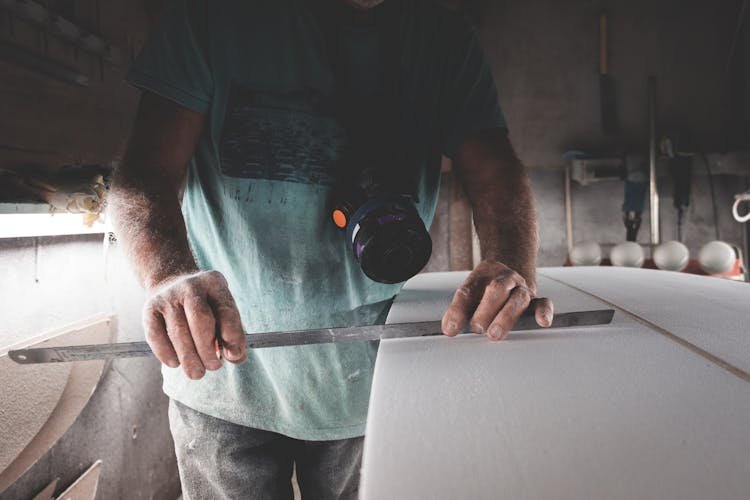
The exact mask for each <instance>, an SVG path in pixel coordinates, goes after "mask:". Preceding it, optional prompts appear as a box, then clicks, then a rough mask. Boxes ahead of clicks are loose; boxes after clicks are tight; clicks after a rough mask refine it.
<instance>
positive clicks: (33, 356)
mask: <svg viewBox="0 0 750 500" xmlns="http://www.w3.org/2000/svg"><path fill="white" fill-rule="evenodd" d="M614 313H615V312H614V311H613V310H612V309H601V310H596V311H581V312H571V313H562V314H556V315H555V317H554V319H553V320H552V326H550V327H547V328H545V330H547V329H550V328H551V329H555V328H571V327H583V326H596V325H606V324H609V323H611V322H612V317H613V316H614ZM539 329H542V327H541V326H539V325H538V324H537V323H536V320H535V318H534V316H533V314H524V315H523V316H521V318H520V319H519V320H518V322H516V325H515V326H514V327H513V328H512V331H521V330H539ZM436 335H442V333H441V326H440V321H426V322H422V323H397V324H393V325H372V326H353V327H345V328H322V329H318V330H297V331H291V332H271V333H250V334H246V335H245V337H246V339H247V347H248V348H249V349H261V348H266V347H285V346H300V345H311V344H330V343H334V342H357V341H366V340H385V339H396V338H407V337H429V336H436ZM8 356H9V357H10V358H11V359H12V360H13V361H15V362H17V363H21V364H32V363H59V362H66V361H88V360H92V359H111V358H133V357H142V356H153V353H152V352H151V348H150V347H149V346H148V344H147V343H146V342H125V343H119V344H97V345H82V346H67V347H41V348H32V349H18V350H13V351H10V352H8Z"/></svg>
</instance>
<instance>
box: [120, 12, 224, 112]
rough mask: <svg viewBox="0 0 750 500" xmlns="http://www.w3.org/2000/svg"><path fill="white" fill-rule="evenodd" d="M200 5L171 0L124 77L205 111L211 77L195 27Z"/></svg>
mask: <svg viewBox="0 0 750 500" xmlns="http://www.w3.org/2000/svg"><path fill="white" fill-rule="evenodd" d="M201 4H202V2H199V1H196V0H175V1H173V2H171V4H170V8H169V10H168V11H167V12H166V13H165V14H164V16H163V17H162V18H161V20H160V21H159V24H158V26H157V27H156V29H155V30H154V31H153V32H152V33H151V36H150V38H149V39H148V41H147V42H146V45H144V47H143V49H142V50H141V52H140V53H139V54H138V57H137V58H136V60H135V62H134V63H133V65H132V66H131V68H130V71H129V72H128V74H127V76H126V80H127V81H128V82H129V83H131V84H132V85H134V86H136V87H138V88H141V89H143V90H150V91H151V92H154V93H156V94H159V95H160V96H162V97H165V98H167V99H170V100H172V101H175V102H177V103H178V104H180V105H182V106H185V107H186V108H188V109H191V110H193V111H196V112H198V113H205V112H207V111H208V109H209V106H210V105H211V96H212V95H213V77H212V74H211V69H210V67H209V65H208V63H207V61H206V55H205V53H204V47H202V46H201V41H204V40H202V37H201V36H200V33H202V31H201V30H200V27H199V26H196V24H197V21H196V19H198V18H200V15H199V14H200V9H201V7H200V5H201ZM203 5H205V4H203ZM196 14H198V15H196ZM203 14H204V15H205V14H206V12H203Z"/></svg>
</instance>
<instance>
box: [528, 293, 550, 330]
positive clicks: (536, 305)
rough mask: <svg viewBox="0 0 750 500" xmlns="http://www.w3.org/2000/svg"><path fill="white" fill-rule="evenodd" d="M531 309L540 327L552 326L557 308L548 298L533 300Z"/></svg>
mask: <svg viewBox="0 0 750 500" xmlns="http://www.w3.org/2000/svg"><path fill="white" fill-rule="evenodd" d="M529 308H530V309H532V310H533V311H534V318H535V319H536V322H537V324H538V325H539V326H543V327H545V328H547V327H550V326H552V319H553V318H554V316H555V308H554V305H553V304H552V301H551V300H550V299H548V298H546V297H542V298H538V299H533V300H532V301H531V305H530V306H529Z"/></svg>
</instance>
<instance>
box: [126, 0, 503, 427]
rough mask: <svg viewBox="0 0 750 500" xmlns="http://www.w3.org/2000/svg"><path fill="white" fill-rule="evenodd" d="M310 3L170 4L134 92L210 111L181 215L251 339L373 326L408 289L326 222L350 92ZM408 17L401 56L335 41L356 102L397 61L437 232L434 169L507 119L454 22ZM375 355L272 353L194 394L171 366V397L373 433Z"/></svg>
mask: <svg viewBox="0 0 750 500" xmlns="http://www.w3.org/2000/svg"><path fill="white" fill-rule="evenodd" d="M312 1H321V0H234V1H231V0H227V1H216V0H214V1H211V2H208V1H206V0H203V1H197V0H175V1H174V2H172V6H171V8H170V11H169V12H168V13H167V14H166V15H165V16H164V18H163V19H162V20H161V21H160V24H159V26H158V27H157V29H156V30H155V31H154V33H153V34H152V36H151V37H150V39H149V41H148V43H147V44H146V45H145V47H144V48H143V50H142V51H141V53H140V55H139V56H138V58H137V60H136V61H135V63H134V64H133V67H132V68H131V70H130V73H129V74H128V77H127V79H128V81H129V82H130V83H132V84H134V85H136V86H138V87H140V88H142V89H145V90H149V91H151V92H154V93H156V94H159V95H161V96H163V97H166V98H168V99H171V100H173V101H175V102H177V103H179V104H180V105H182V106H185V107H186V108H189V109H191V110H194V111H197V112H200V113H205V114H207V120H206V127H205V129H204V131H203V134H202V136H201V138H200V141H199V144H198V147H197V150H196V152H195V154H194V158H193V160H192V161H191V163H190V165H189V168H188V177H187V185H186V188H185V193H184V198H183V207H182V209H183V213H184V216H185V222H186V225H187V230H188V235H189V239H190V244H191V248H192V251H193V253H194V255H195V258H196V260H197V262H198V265H199V266H200V267H201V269H215V270H218V271H220V272H222V273H223V274H224V276H225V277H226V278H227V281H228V282H229V287H230V289H231V291H232V293H233V295H234V297H235V299H236V301H237V304H238V306H239V310H240V314H241V316H242V320H243V324H244V327H245V330H246V331H249V332H263V331H280V330H290V329H305V328H316V327H335V326H352V325H364V324H373V323H376V322H379V321H383V320H384V316H385V312H387V307H388V306H387V304H388V303H389V300H390V299H391V298H392V297H393V296H394V295H395V294H397V293H398V291H399V290H400V287H401V285H385V284H381V283H376V282H374V281H371V280H370V279H369V278H367V277H366V276H365V275H364V273H363V272H362V271H361V269H360V267H359V265H358V263H357V262H356V261H355V259H354V256H353V254H352V251H351V248H349V246H348V245H347V243H346V241H345V237H344V235H343V233H342V231H341V230H339V229H338V228H336V227H335V225H334V224H333V223H332V221H331V219H330V215H329V214H328V212H327V210H326V208H327V202H328V199H329V197H330V196H331V191H332V187H333V186H334V184H335V183H336V180H337V179H336V174H335V172H336V170H335V169H334V168H333V164H334V162H335V161H336V159H337V158H338V155H339V152H340V150H341V148H342V145H343V144H345V143H346V140H347V133H346V130H345V128H344V127H343V125H342V124H341V123H340V122H339V120H337V118H336V115H335V113H333V112H332V103H333V102H335V98H336V95H335V93H336V89H337V88H339V87H340V85H341V82H340V79H339V80H338V83H337V79H336V78H335V77H334V71H333V70H332V67H331V62H330V60H329V54H330V51H329V50H327V49H326V43H329V45H330V42H327V40H330V37H327V36H326V33H324V32H323V28H322V26H323V25H325V26H327V27H326V28H325V29H331V27H330V25H328V24H325V23H320V22H319V20H320V17H319V16H318V15H316V14H315V13H314V12H313V11H312V9H311V7H312V5H311V2H312ZM390 1H396V0H390ZM398 2H400V7H399V10H398V13H397V15H395V16H394V17H393V19H394V21H393V22H394V23H396V25H395V29H393V30H392V31H391V33H397V34H398V37H399V44H398V47H399V49H398V51H397V52H395V53H394V52H389V51H388V50H386V49H384V43H383V32H382V30H381V29H379V28H378V29H376V28H375V27H374V26H372V25H368V23H367V22H366V21H360V22H357V23H354V24H352V25H349V24H348V23H349V21H344V20H343V19H340V20H339V21H340V25H336V24H335V23H334V26H336V28H335V29H339V30H340V33H339V35H338V36H339V37H338V40H339V43H340V44H341V47H339V49H340V51H339V54H343V58H344V61H345V66H346V67H347V70H346V73H347V74H348V77H347V78H346V80H347V81H348V82H349V83H348V84H349V85H351V86H355V87H357V88H360V89H361V90H362V92H361V94H362V95H364V96H366V95H368V94H369V93H370V92H371V91H373V89H376V88H377V87H378V85H380V82H382V80H383V79H384V76H383V75H384V74H385V73H386V72H385V70H384V66H385V64H386V63H387V62H388V61H385V60H386V59H387V58H389V57H391V58H396V59H398V61H397V62H396V63H395V64H394V65H393V66H391V67H392V68H395V70H393V72H394V73H395V76H394V78H397V81H398V89H399V91H398V95H397V99H398V109H399V110H400V111H399V115H400V116H398V117H396V118H395V119H396V120H400V121H401V123H400V125H401V130H403V131H404V132H403V134H404V135H405V137H403V143H404V144H409V145H410V146H413V148H414V150H413V151H412V152H411V153H413V157H414V158H415V159H416V162H417V164H416V165H415V168H416V170H415V171H416V172H417V173H418V176H417V194H418V197H419V202H418V207H417V208H418V211H419V213H420V215H421V217H422V218H423V220H424V221H425V224H426V225H427V226H428V227H429V224H430V221H431V219H432V216H433V213H434V210H435V205H436V202H437V193H438V187H439V181H440V155H441V154H444V155H447V156H449V157H452V156H453V154H454V153H455V151H456V149H457V148H458V147H459V145H460V144H461V142H462V141H463V139H464V138H466V137H468V136H470V135H472V134H475V133H477V132H479V131H481V130H485V129H489V128H498V127H500V128H502V127H505V122H504V119H503V116H502V113H501V111H500V108H499V105H498V100H497V94H496V90H495V85H494V82H493V79H492V75H491V73H490V71H489V68H488V66H487V64H486V62H485V59H484V56H483V54H482V51H481V49H480V47H479V44H478V41H477V37H476V34H475V33H474V31H473V30H472V29H471V28H470V27H469V26H468V24H467V23H466V22H465V21H464V20H463V19H462V18H461V17H460V15H458V14H455V13H453V12H450V11H448V10H445V9H443V8H441V7H438V6H436V5H435V4H434V3H433V2H431V1H427V0H414V1H411V0H398ZM342 3H343V2H342ZM388 7H389V6H388V2H386V3H385V4H383V6H381V7H377V8H388ZM385 45H387V44H385ZM373 82H375V83H376V84H375V85H373ZM337 85H339V87H337ZM350 90H351V89H350ZM355 90H356V89H355ZM354 93H355V94H357V92H354ZM376 352H377V344H376V343H345V344H340V345H318V346H303V347H282V348H271V349H260V350H257V351H252V352H250V353H249V357H248V359H247V361H246V362H245V363H244V364H242V365H240V366H235V365H232V364H229V363H225V365H224V367H223V368H222V369H220V370H218V371H215V372H207V373H206V375H205V376H204V377H203V379H201V380H199V381H192V380H189V379H188V378H187V377H186V376H185V375H184V373H183V372H182V370H181V369H180V368H177V369H170V368H167V367H165V368H164V369H163V375H164V391H165V392H166V393H167V394H168V395H169V396H170V397H172V398H174V399H176V400H178V401H180V402H181V403H183V404H185V405H187V406H189V407H191V408H194V409H195V410H198V411H200V412H203V413H206V414H208V415H212V416H214V417H218V418H222V419H224V420H228V421H230V422H234V423H237V424H241V425H247V426H251V427H255V428H259V429H265V430H270V431H274V432H278V433H281V434H285V435H287V436H291V437H293V438H297V439H305V440H332V439H344V438H349V437H355V436H361V435H363V434H364V429H365V418H366V415H367V403H368V399H369V394H370V384H371V381H372V371H373V366H374V362H375V356H376Z"/></svg>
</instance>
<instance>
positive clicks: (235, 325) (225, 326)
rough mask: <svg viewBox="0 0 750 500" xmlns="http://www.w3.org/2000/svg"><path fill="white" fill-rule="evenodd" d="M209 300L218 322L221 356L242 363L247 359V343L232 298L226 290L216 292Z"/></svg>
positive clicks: (232, 361)
mask: <svg viewBox="0 0 750 500" xmlns="http://www.w3.org/2000/svg"><path fill="white" fill-rule="evenodd" d="M210 300H211V302H212V306H213V310H214V312H215V314H216V318H217V320H218V322H219V331H220V332H221V341H222V344H223V348H222V356H224V358H225V359H226V360H227V361H229V362H231V363H237V364H239V363H242V362H243V361H245V359H247V345H246V340H245V332H244V330H243V328H242V320H241V319H240V313H239V311H238V310H237V305H236V304H235V302H234V298H233V297H232V295H231V294H230V293H229V290H227V293H226V294H217V295H216V296H215V297H211V298H210Z"/></svg>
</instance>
